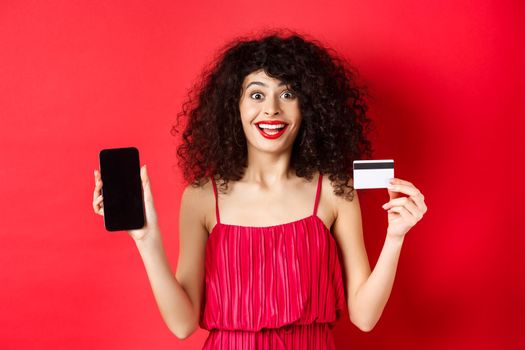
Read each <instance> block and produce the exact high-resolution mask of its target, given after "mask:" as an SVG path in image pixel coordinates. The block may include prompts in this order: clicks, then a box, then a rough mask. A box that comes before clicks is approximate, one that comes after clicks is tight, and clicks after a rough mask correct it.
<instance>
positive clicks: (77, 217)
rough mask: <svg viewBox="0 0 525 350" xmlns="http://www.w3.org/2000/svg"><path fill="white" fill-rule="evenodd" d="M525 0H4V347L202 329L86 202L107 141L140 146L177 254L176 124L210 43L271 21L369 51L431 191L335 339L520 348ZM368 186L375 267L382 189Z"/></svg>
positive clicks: (380, 96) (167, 341)
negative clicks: (173, 327)
mask: <svg viewBox="0 0 525 350" xmlns="http://www.w3.org/2000/svg"><path fill="white" fill-rule="evenodd" d="M523 10H524V8H523V5H521V2H519V1H457V0H454V1H453V0H447V1H418V0H406V1H325V2H318V1H316V2H313V1H312V2H308V3H305V2H303V1H254V2H252V1H250V2H248V1H243V2H241V1H227V2H224V1H222V2H218V1H216V2H208V3H203V2H185V3H177V2H173V1H155V2H153V1H49V2H43V1H2V2H1V3H0V120H1V124H0V125H1V127H0V149H1V152H0V162H1V166H0V181H1V185H2V187H1V194H2V195H1V200H0V215H1V219H2V220H1V222H2V225H1V230H0V239H1V240H0V242H1V243H2V244H1V245H0V266H1V267H0V286H1V287H0V300H1V301H2V302H1V303H0V348H2V349H15V348H16V349H29V348H31V349H32V348H40V349H48V348H49V349H117V348H118V349H144V348H148V349H166V348H172V349H183V348H184V349H199V348H200V347H201V346H202V344H203V342H204V340H205V337H206V336H207V332H206V331H205V330H199V331H198V332H196V333H195V334H193V335H192V336H191V337H190V338H188V339H186V340H184V341H182V340H179V339H177V338H176V337H175V336H174V335H173V334H171V333H170V332H169V330H168V329H167V327H166V326H165V325H164V323H163V321H162V318H161V316H160V313H159V311H158V309H157V306H156V304H155V300H154V297H153V294H152V291H151V289H150V285H149V282H148V279H147V275H146V273H145V270H144V267H143V265H142V261H141V259H140V256H139V254H138V251H137V249H136V247H135V245H134V243H133V242H132V240H131V238H130V237H129V236H128V235H127V234H126V233H125V232H120V233H109V232H106V231H105V230H104V227H103V219H102V217H100V216H97V215H95V214H94V213H93V211H92V208H91V201H92V191H93V187H94V181H93V170H94V169H95V168H97V167H98V152H99V150H100V149H102V148H110V147H124V146H131V145H133V146H136V147H138V148H139V149H140V152H141V163H142V164H148V169H149V174H150V177H151V181H152V189H153V193H154V197H155V203H156V207H157V211H158V213H159V218H160V224H161V229H162V233H163V237H164V243H165V246H166V250H167V254H168V257H169V260H170V263H171V265H172V268H173V271H175V268H176V263H177V257H178V211H179V200H180V194H181V190H182V188H183V186H184V184H183V182H182V179H181V175H180V172H179V170H178V168H177V167H176V158H175V146H176V140H175V139H174V138H173V136H171V135H170V133H169V130H170V127H171V124H172V123H173V122H174V121H175V116H176V113H177V112H178V111H180V108H181V103H182V101H183V99H184V97H185V96H186V92H187V90H188V89H189V87H190V86H191V84H192V83H193V82H194V81H195V79H196V77H197V75H198V73H199V72H200V70H201V68H202V67H203V66H204V65H205V64H206V63H207V62H209V60H210V59H211V58H212V57H213V54H214V53H215V50H217V49H218V48H219V47H221V46H222V44H223V43H225V42H226V41H227V40H229V39H230V38H232V37H233V36H236V35H240V34H246V33H249V32H253V31H255V30H258V29H261V28H271V27H274V26H280V27H288V28H291V29H296V30H298V31H302V32H306V33H309V34H311V35H312V36H314V37H316V38H318V39H319V40H321V41H323V42H324V43H325V44H326V45H328V46H331V47H333V48H334V49H336V50H338V51H339V52H340V53H341V54H342V55H344V56H345V57H346V58H347V59H348V60H349V61H350V62H351V63H353V64H354V65H355V66H356V67H357V68H358V69H359V71H360V72H361V77H362V79H363V80H364V81H365V82H366V84H367V85H368V86H369V88H370V91H371V92H372V94H373V95H374V97H375V99H374V101H373V103H372V104H371V110H370V116H371V117H372V118H373V119H374V121H375V122H376V125H377V130H376V131H375V133H374V134H373V142H374V147H375V150H376V154H375V158H377V159H383V158H393V159H394V160H395V164H396V169H395V175H396V177H399V178H402V179H405V180H408V181H411V182H413V183H414V185H415V186H416V187H418V188H419V189H420V190H421V191H422V192H423V194H424V195H425V197H426V203H427V205H428V212H427V214H426V215H425V217H424V219H423V220H422V221H420V222H419V223H418V224H417V225H416V226H415V227H414V228H413V229H412V230H411V231H410V232H409V233H408V236H407V238H406V239H405V244H404V246H403V248H402V251H401V258H400V261H399V266H398V271H397V275H396V280H395V283H394V287H393V291H392V294H391V297H390V300H389V302H388V304H387V306H386V308H385V310H384V313H383V315H382V318H381V319H380V321H379V323H378V324H377V325H376V327H375V328H374V329H373V330H372V331H371V332H369V333H363V332H361V331H359V330H358V329H357V328H356V327H355V326H354V325H353V324H351V323H350V322H349V320H348V319H342V320H341V321H340V322H339V323H338V324H337V326H336V327H335V328H334V330H333V332H334V337H335V339H336V343H337V345H338V348H341V349H345V348H349V349H386V348H388V349H464V348H467V347H468V348H470V347H477V348H478V349H501V348H518V347H520V346H521V347H523V346H525V340H524V336H523V333H522V331H523V326H524V324H525V322H524V321H525V320H524V318H525V317H524V312H525V307H524V302H523V296H524V292H525V288H524V282H523V276H524V271H523V270H524V262H523V243H524V242H525V240H524V239H523V234H524V233H525V232H524V225H523V217H520V212H519V211H518V208H520V206H521V199H522V198H523V195H522V194H523V192H522V191H520V190H521V189H522V188H523V182H524V180H523V179H522V178H519V175H521V174H523V173H524V172H523V170H524V169H523V164H522V163H521V162H522V161H523V150H522V148H523V147H522V142H521V141H522V139H521V137H522V131H523V129H522V128H521V127H522V124H523V123H522V122H521V120H522V119H523V117H524V113H523V112H524V107H523V81H524V69H523V66H522V64H523V62H524V58H525V57H524V54H523V49H521V47H522V46H523V44H522V40H523V33H519V32H518V31H521V29H522V23H523V20H524V18H523V17H524V16H523V14H524V11H523ZM520 38H521V39H520ZM518 41H519V42H521V44H518ZM519 46H520V47H519ZM520 155H521V156H520ZM360 197H361V206H362V211H363V226H364V233H365V239H366V244H367V249H368V254H369V259H370V263H371V265H372V267H373V266H374V265H375V262H376V260H377V257H378V255H379V252H380V249H381V247H382V244H383V241H384V236H385V234H386V226H387V221H386V214H385V213H384V211H383V209H382V208H381V205H382V204H383V203H385V202H386V201H387V199H388V195H387V193H386V190H384V189H381V190H368V191H361V192H360Z"/></svg>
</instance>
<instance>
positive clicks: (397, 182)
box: [390, 177, 414, 186]
mask: <svg viewBox="0 0 525 350" xmlns="http://www.w3.org/2000/svg"><path fill="white" fill-rule="evenodd" d="M391 181H393V182H390V183H393V184H401V185H409V186H414V185H413V184H412V182H409V181H406V180H403V179H400V178H398V177H394V178H392V179H391Z"/></svg>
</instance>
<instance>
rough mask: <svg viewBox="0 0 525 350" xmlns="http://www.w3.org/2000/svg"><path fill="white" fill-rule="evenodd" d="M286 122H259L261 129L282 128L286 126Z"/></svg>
mask: <svg viewBox="0 0 525 350" xmlns="http://www.w3.org/2000/svg"><path fill="white" fill-rule="evenodd" d="M285 125H286V124H277V125H271V124H259V127H260V128H261V129H281V128H284V127H285Z"/></svg>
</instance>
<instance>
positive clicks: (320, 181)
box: [313, 173, 323, 216]
mask: <svg viewBox="0 0 525 350" xmlns="http://www.w3.org/2000/svg"><path fill="white" fill-rule="evenodd" d="M322 183H323V174H321V173H319V180H318V181H317V192H316V193H315V204H314V214H313V215H314V216H316V215H317V206H318V205H319V194H320V193H321V184H322Z"/></svg>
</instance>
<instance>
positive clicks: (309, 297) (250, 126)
mask: <svg viewBox="0 0 525 350" xmlns="http://www.w3.org/2000/svg"><path fill="white" fill-rule="evenodd" d="M201 82H202V84H200V85H197V86H195V88H194V90H193V94H190V99H189V100H188V101H187V102H186V103H185V104H184V106H183V112H182V113H181V114H179V117H181V116H187V117H188V123H187V125H186V126H185V129H184V132H183V134H182V136H183V137H182V139H183V142H182V144H181V145H180V147H179V148H178V152H177V154H178V155H179V157H180V162H179V165H180V166H181V168H182V169H183V171H184V177H185V178H186V180H187V181H188V183H189V185H188V186H187V187H186V188H185V190H184V191H183V194H182V198H181V207H180V217H179V222H180V232H179V239H180V255H179V261H178V265H177V271H176V274H175V276H173V274H172V271H171V269H170V266H169V264H168V261H167V259H166V255H165V252H164V248H163V245H162V240H161V233H160V230H159V226H158V221H157V215H156V211H155V208H154V205H153V196H152V193H151V188H150V182H149V177H148V174H147V171H146V167H145V166H143V167H142V168H141V177H142V181H143V189H144V198H145V205H146V220H147V223H146V226H145V227H144V228H142V229H140V230H132V231H129V234H130V235H131V236H132V237H133V239H134V241H135V243H136V245H137V247H138V250H139V252H140V254H141V257H142V259H143V261H144V264H145V267H146V271H147V274H148V277H149V280H150V283H151V286H152V289H153V292H154V295H155V298H156V301H157V304H158V306H159V309H160V312H161V314H162V317H163V319H164V321H165V322H166V324H167V326H168V327H169V329H170V330H171V331H172V332H173V333H174V334H175V335H176V336H177V337H178V338H180V339H184V338H186V337H188V336H190V335H191V334H192V333H193V332H194V331H195V330H196V329H197V328H198V326H201V327H202V328H204V329H208V330H209V331H210V333H209V336H208V338H207V339H206V343H205V344H204V348H205V349H214V348H232V349H266V348H270V349H296V348H300V349H305V348H315V349H333V348H335V346H334V342H333V338H332V335H331V332H330V328H331V327H332V326H333V324H334V322H335V321H336V320H337V319H339V318H340V317H341V316H342V314H343V313H344V312H346V311H348V312H349V316H350V320H351V321H352V323H354V324H355V325H356V326H357V327H358V328H359V329H361V330H363V331H370V330H371V329H372V328H373V327H374V325H375V324H376V323H377V321H378V320H379V317H380V315H381V313H382V311H383V309H384V306H385V304H386V302H387V300H388V297H389V295H390V291H391V289H392V284H393V280H394V276H395V272H396V268H397V263H398V259H399V253H400V250H401V246H402V244H403V241H404V237H405V235H406V233H407V232H408V231H409V230H410V228H411V227H413V226H414V225H415V224H416V223H417V222H418V221H419V220H421V218H422V217H423V214H424V213H425V212H426V211H427V207H426V205H425V203H424V197H423V195H422V194H421V192H420V191H419V190H418V189H417V188H416V187H415V186H414V185H413V184H412V183H410V182H408V181H405V180H401V179H393V182H392V183H393V185H392V188H391V189H389V190H388V194H389V196H390V201H389V202H388V203H386V204H385V205H384V206H383V208H384V209H385V210H387V211H388V229H387V234H386V239H385V244H384V247H383V250H382V252H381V255H380V257H379V260H378V262H377V264H376V266H375V268H374V271H372V272H371V270H370V265H369V262H368V258H367V254H366V250H365V246H364V241H363V232H362V225H361V212H360V207H359V198H358V196H357V192H355V190H354V188H353V186H352V183H353V181H352V178H351V176H350V175H351V173H352V171H351V169H352V161H353V160H354V159H363V158H364V156H365V155H366V156H371V154H372V151H371V147H370V142H369V140H368V139H367V138H366V132H367V131H368V130H369V124H370V120H369V119H368V118H367V116H366V111H367V105H366V102H365V99H364V91H363V89H362V88H359V87H358V86H357V84H356V82H355V75H354V74H353V72H352V70H351V69H350V68H349V67H348V65H347V64H346V63H345V62H344V60H342V59H341V58H338V57H337V55H335V54H330V52H329V49H326V48H324V47H323V46H322V45H321V44H319V43H318V42H316V41H314V40H306V39H305V38H304V36H301V35H299V34H297V33H291V34H290V35H288V36H287V35H282V34H281V33H279V32H274V33H269V34H266V35H263V36H262V37H260V38H253V39H241V38H238V39H236V40H234V41H232V42H231V43H230V44H228V45H226V46H225V47H224V49H223V51H222V52H220V55H219V56H218V58H217V60H216V63H215V64H214V65H212V66H211V67H210V68H209V69H208V70H207V71H206V72H205V74H204V75H203V77H202V80H201ZM177 126H178V123H177ZM172 131H173V132H174V134H175V133H177V132H178V129H177V127H175V126H174V127H173V129H172ZM208 180H211V181H208ZM312 180H313V181H312ZM95 181H96V185H95V191H94V197H93V207H94V210H95V212H96V213H98V214H100V215H103V198H102V196H101V195H100V190H101V187H102V182H101V178H100V174H99V173H98V172H97V171H95ZM401 194H406V195H407V197H404V196H403V197H402V196H401ZM338 252H339V253H338Z"/></svg>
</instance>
